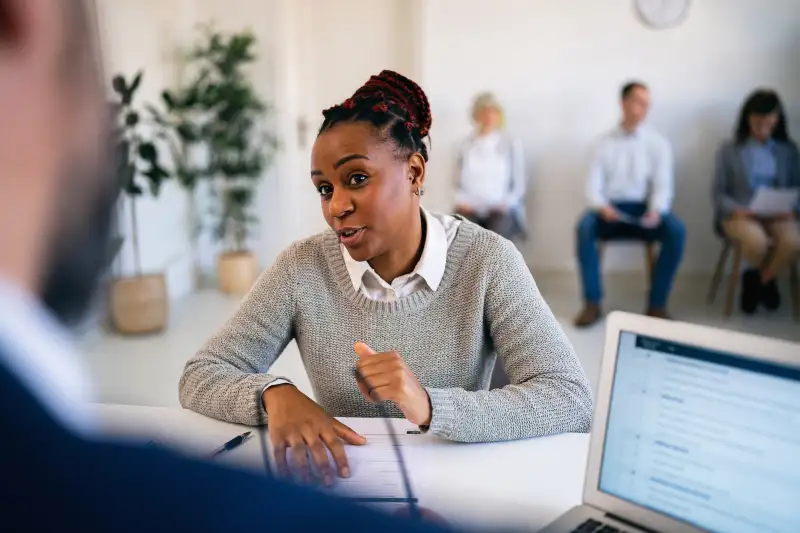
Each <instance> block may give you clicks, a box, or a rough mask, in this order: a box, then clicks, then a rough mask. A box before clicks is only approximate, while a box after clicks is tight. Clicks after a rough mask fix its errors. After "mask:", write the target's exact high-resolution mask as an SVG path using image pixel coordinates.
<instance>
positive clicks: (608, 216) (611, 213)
mask: <svg viewBox="0 0 800 533" xmlns="http://www.w3.org/2000/svg"><path fill="white" fill-rule="evenodd" d="M598 213H599V214H600V218H602V219H603V220H605V221H606V222H616V221H618V220H619V213H617V210H616V209H614V208H613V207H611V206H610V205H607V206H604V207H602V208H600V211H599V212H598Z"/></svg>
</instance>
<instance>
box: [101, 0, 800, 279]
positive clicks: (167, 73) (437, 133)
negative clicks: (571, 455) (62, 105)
mask: <svg viewBox="0 0 800 533" xmlns="http://www.w3.org/2000/svg"><path fill="white" fill-rule="evenodd" d="M98 3H99V8H100V9H99V11H100V19H101V20H100V22H101V26H102V30H103V32H102V33H103V37H104V44H105V55H106V59H107V61H106V62H107V64H108V65H109V70H110V71H117V70H122V71H125V72H132V71H134V70H135V69H136V68H138V67H141V66H144V67H145V68H146V76H145V83H144V87H143V90H142V97H144V98H146V99H148V100H155V98H156V97H157V91H158V90H159V89H160V88H161V87H162V86H163V85H166V84H169V83H172V82H174V80H175V79H176V76H177V69H176V68H175V64H174V60H173V57H172V53H173V52H174V50H175V48H176V47H177V46H178V45H179V44H186V43H188V42H191V40H192V39H193V38H194V37H195V35H196V33H194V31H193V29H194V26H195V24H196V23H198V22H202V21H208V20H212V19H213V20H215V21H216V24H217V25H218V26H219V27H220V28H222V29H226V30H236V29H241V28H245V27H250V28H252V29H253V31H254V32H255V33H256V35H257V37H258V39H259V54H260V59H259V61H258V62H257V63H256V64H255V65H254V66H253V69H252V72H253V79H254V80H255V82H256V86H257V88H258V89H259V91H260V92H261V93H262V94H263V95H264V96H265V97H266V98H267V99H269V100H271V101H272V102H273V103H275V104H276V106H277V115H276V117H275V123H276V129H277V131H278V133H279V134H280V136H281V138H282V139H281V140H282V142H283V144H284V146H283V149H282V151H281V154H280V157H279V158H278V160H277V161H276V164H275V166H274V167H273V168H272V169H270V171H268V172H267V173H266V174H265V178H264V181H263V183H262V185H261V187H260V189H259V193H258V201H257V210H258V213H259V216H260V217H261V221H262V223H261V228H260V230H259V231H258V233H257V234H256V236H255V238H254V240H253V249H254V250H255V251H256V252H257V254H258V256H259V259H260V260H261V263H262V264H264V265H266V264H269V263H271V262H272V261H273V260H274V258H275V256H276V255H277V253H278V252H279V251H280V250H281V249H283V248H284V247H285V246H286V245H287V244H288V243H289V242H290V241H291V240H293V239H295V238H299V237H301V236H303V235H305V234H306V233H308V232H310V231H311V228H317V227H318V226H319V220H318V218H320V217H321V215H319V213H318V206H317V205H314V198H313V191H310V189H307V181H306V179H307V174H306V172H305V171H306V167H307V163H305V161H306V159H305V158H306V157H307V152H306V151H305V150H304V149H302V148H301V147H300V146H299V145H298V143H297V135H296V132H297V130H296V125H297V120H298V118H299V117H301V116H307V117H309V118H311V119H313V118H314V117H316V116H317V115H318V113H319V111H320V110H321V107H320V106H322V105H328V104H329V103H330V102H327V101H326V102H324V103H322V102H320V103H319V104H318V103H317V102H316V100H317V99H318V97H319V95H321V94H332V93H334V92H335V93H341V94H340V95H339V96H340V97H341V98H344V97H345V96H347V95H348V94H349V93H350V92H351V91H352V90H353V89H354V88H355V84H357V83H358V82H360V81H363V80H361V78H362V77H363V75H362V73H361V71H360V70H359V69H361V68H362V67H363V65H364V64H365V62H368V61H373V62H374V59H375V58H376V57H378V56H380V55H385V56H387V57H393V58H395V59H394V60H395V61H400V63H398V64H397V65H387V66H389V67H390V68H392V67H395V68H400V69H401V70H403V71H404V72H407V73H409V74H410V75H411V76H412V77H414V78H416V79H417V80H418V81H420V83H421V84H422V86H423V88H424V89H425V90H426V91H427V92H428V95H429V96H430V99H431V102H432V108H433V114H434V122H433V130H432V138H433V150H432V152H431V161H430V167H429V179H428V194H427V195H426V197H425V203H426V205H427V206H428V207H430V208H433V209H437V210H449V209H450V208H451V207H452V197H453V191H452V174H453V160H454V153H455V147H456V143H457V142H458V140H459V139H461V138H462V137H463V136H464V135H466V134H467V133H468V132H469V129H470V124H469V117H468V109H469V106H470V101H471V98H472V97H473V96H474V94H475V93H477V92H478V91H481V90H486V89H490V90H493V91H495V92H497V93H498V95H499V96H500V98H501V99H502V101H503V102H504V104H505V105H506V108H507V112H508V113H507V114H508V127H509V129H510V131H512V132H513V133H514V134H515V135H518V136H519V137H521V138H522V139H523V141H524V144H525V147H526V151H527V155H528V160H529V163H530V164H529V167H530V172H531V177H532V186H531V194H530V195H529V206H528V209H529V215H530V221H531V227H532V230H533V234H532V239H531V240H530V242H529V243H528V244H527V245H525V249H524V252H525V254H526V257H527V258H528V261H529V263H530V264H531V265H532V266H533V267H535V268H558V269H573V268H574V251H573V248H574V235H573V227H574V224H575V221H576V219H577V218H578V216H579V214H580V212H581V211H582V209H583V207H584V204H585V202H584V199H583V184H584V178H585V169H586V164H587V160H588V157H589V154H590V150H591V147H592V145H593V142H594V140H595V139H596V138H597V137H598V135H600V134H601V133H603V132H604V131H606V130H608V129H609V128H610V127H612V126H613V125H614V123H615V122H616V120H617V117H618V108H617V97H618V90H619V87H620V85H621V84H622V83H623V82H624V81H626V80H628V79H631V78H640V79H642V80H644V81H645V82H647V83H649V84H650V86H651V88H652V92H653V104H654V105H653V109H652V113H651V117H650V124H651V125H652V126H654V127H655V128H657V129H659V130H660V131H661V132H662V133H663V134H665V135H666V136H667V137H668V138H670V139H671V141H672V143H673V147H674V150H675V154H676V160H677V174H678V175H677V197H676V201H675V210H676V212H677V213H678V214H679V215H680V216H682V217H683V218H684V220H685V221H686V223H687V225H688V227H689V242H688V245H687V254H686V258H685V262H684V266H683V272H692V271H695V272H697V271H702V272H708V271H709V270H710V269H711V268H712V265H713V262H714V260H715V259H716V254H717V253H718V243H717V241H716V239H715V237H714V236H713V235H712V233H711V231H710V226H711V223H710V219H711V213H710V208H709V192H708V190H709V181H710V175H711V165H712V155H713V151H714V148H715V146H716V145H717V143H718V142H719V140H720V139H721V138H723V137H724V136H726V135H728V134H729V132H730V130H731V128H732V126H733V122H734V120H735V116H736V113H737V111H738V107H739V105H740V104H741V101H742V99H743V98H744V96H745V95H746V94H747V93H748V92H749V91H750V90H751V89H752V88H754V87H755V86H757V85H770V86H773V87H775V88H776V89H778V90H779V91H780V92H781V94H782V95H783V98H784V100H785V103H786V104H787V106H788V107H789V111H790V117H791V122H790V126H791V127H792V128H793V129H794V131H795V132H798V131H800V99H799V98H798V95H800V63H799V62H798V61H797V60H796V58H797V57H799V56H800V30H798V28H800V4H798V2H797V0H764V1H763V2H756V1H754V0H703V1H697V2H693V3H692V4H693V6H692V10H691V13H690V16H689V17H688V19H687V20H686V21H685V22H684V24H683V25H682V26H681V27H679V28H676V29H672V30H665V31H654V30H650V29H648V28H645V27H644V26H642V25H641V23H640V22H639V21H638V20H637V18H636V17H635V15H634V12H633V1H632V0H603V1H602V2H599V1H597V0H526V1H522V0H492V1H487V0H406V3H407V6H405V5H404V4H401V3H400V2H398V0H370V3H369V4H368V5H367V4H366V3H365V1H364V0H339V1H334V0H313V1H309V0H303V1H299V0H268V1H258V0H226V1H222V0H172V1H170V2H163V1H159V0H98ZM309 5H313V6H314V9H313V12H309V11H308V10H309V9H310V8H309V7H308V6H309ZM365 5H367V7H370V9H371V10H372V11H371V10H370V9H366V8H365ZM302 6H305V7H306V9H305V11H304V9H303V8H302ZM373 6H374V8H373ZM378 7H380V9H381V10H380V12H378V11H375V10H376V9H378ZM373 11H375V12H373ZM389 11H394V12H396V17H395V20H396V24H395V25H394V26H392V25H391V24H390V22H389V21H390V20H391V18H387V17H386V13H387V12H389ZM365 17H366V18H367V19H369V20H372V21H373V24H372V25H368V26H366V27H364V26H362V27H361V29H350V28H348V27H347V23H348V21H350V20H354V21H363V20H365ZM387 24H389V25H388V26H387ZM312 26H313V27H314V28H315V29H314V31H313V33H314V34H315V37H313V38H311V37H309V36H308V32H309V28H310V27H312ZM373 26H375V27H373ZM356 27H358V25H357V24H356ZM320 32H321V33H320ZM383 33H385V34H386V36H383V35H382V34H383ZM378 34H381V39H380V40H378V38H377V37H376V36H377V35H378ZM298 36H299V37H300V39H299V41H298ZM298 42H299V43H300V44H298ZM304 42H305V43H306V44H305V45H303V43H304ZM392 42H394V43H395V44H396V46H397V50H398V51H397V52H396V53H393V52H392V51H391V50H390V49H387V48H386V46H389V44H388V43H392ZM378 52H380V53H378ZM376 54H377V55H376ZM312 59H313V61H312ZM311 64H313V65H314V66H313V67H309V65H311ZM304 69H305V70H304ZM309 69H311V70H313V76H311V75H310V74H308V73H307V72H306V71H308V70H309ZM323 73H324V75H323ZM356 73H357V74H358V75H357V76H356ZM311 77H314V78H316V81H314V83H313V85H314V87H312V88H311V89H309V88H308V87H307V86H306V87H304V84H307V78H309V79H310V78H311ZM355 77H358V81H356V80H355V79H354V78H355ZM319 84H323V85H324V86H322V85H319ZM334 88H335V89H336V90H335V91H334ZM326 98H327V96H326ZM341 98H337V99H341ZM309 101H314V103H315V109H314V110H313V111H314V114H313V115H309V114H308V113H309V112H310V110H309V109H306V107H307V103H308V102H309ZM304 106H305V107H304ZM316 107H320V109H316ZM312 122H313V120H312ZM312 129H313V124H312ZM795 136H796V137H798V136H800V134H798V133H795ZM311 140H312V141H313V134H312V136H311ZM307 190H308V191H309V192H306V191H307ZM186 210H187V206H186V199H185V195H184V194H183V192H182V191H180V190H179V188H178V187H177V186H176V185H175V184H171V185H168V186H167V188H166V189H165V190H164V192H163V193H162V197H161V198H159V199H158V200H156V201H153V200H144V201H142V202H140V209H139V211H140V226H141V227H140V230H141V242H142V258H143V263H144V265H145V267H146V268H148V269H152V270H159V269H166V270H167V271H168V274H169V282H170V288H171V290H172V292H173V293H174V294H183V293H185V292H186V291H188V290H189V288H190V285H189V283H190V280H191V277H190V268H191V255H190V253H189V248H190V244H189V242H190V241H189V237H188V226H187V224H186ZM214 255H215V247H214V246H213V245H212V244H211V243H210V241H209V240H208V239H205V240H204V243H203V248H202V250H201V258H200V259H201V263H202V265H203V266H204V268H205V269H206V270H207V271H211V270H212V269H213V263H214ZM124 260H125V261H124V263H125V265H126V269H128V270H129V269H130V264H131V262H130V253H129V250H126V251H125V256H124ZM607 261H608V267H610V268H616V269H634V270H638V269H640V268H641V266H642V259H641V253H640V252H639V251H638V250H627V251H626V250H614V251H611V252H610V253H609V254H608V260H607Z"/></svg>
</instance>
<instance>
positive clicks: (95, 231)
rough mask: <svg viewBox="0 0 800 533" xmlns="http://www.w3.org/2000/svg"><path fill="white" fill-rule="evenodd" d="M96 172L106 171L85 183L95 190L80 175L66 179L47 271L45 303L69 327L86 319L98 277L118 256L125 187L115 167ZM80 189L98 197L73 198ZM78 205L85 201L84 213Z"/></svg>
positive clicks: (44, 287) (43, 285) (96, 171)
mask: <svg viewBox="0 0 800 533" xmlns="http://www.w3.org/2000/svg"><path fill="white" fill-rule="evenodd" d="M112 168H113V167H112ZM95 173H102V175H101V176H93V178H94V179H91V180H82V183H81V184H82V185H83V184H96V185H95V187H97V189H95V190H92V191H87V190H86V189H87V188H89V187H87V186H86V185H83V186H82V187H81V186H80V185H77V184H75V183H74V180H73V181H72V182H70V181H69V180H63V181H62V183H64V184H65V190H64V191H63V193H64V194H62V195H60V196H61V197H60V206H61V209H60V213H59V214H60V216H59V218H58V222H59V224H58V227H57V228H56V230H55V231H54V233H53V240H52V241H51V246H50V250H49V256H48V262H47V264H46V268H45V270H44V277H43V284H42V287H43V288H42V293H41V299H42V302H43V303H44V305H45V306H46V307H48V308H49V309H50V310H51V311H52V312H53V314H54V315H55V316H56V317H57V318H58V319H59V320H60V321H61V322H62V323H64V324H65V325H67V326H74V325H77V324H78V323H80V321H81V320H82V319H83V318H84V316H85V315H86V313H87V311H88V310H89V308H90V306H91V304H92V302H93V299H94V295H95V290H96V288H97V286H98V282H99V281H100V278H101V277H102V275H103V273H104V272H105V271H106V270H107V268H108V267H109V266H110V264H111V262H112V260H113V257H111V254H112V243H111V231H112V228H113V227H114V223H115V216H114V215H115V212H116V203H117V199H118V198H119V189H118V187H117V185H116V180H114V178H113V176H112V172H111V171H110V170H109V168H103V169H100V170H99V171H98V170H95ZM67 189H68V190H67ZM79 191H80V192H79ZM77 194H80V195H82V196H83V197H84V198H85V197H86V195H91V196H92V197H93V198H92V200H91V201H90V203H89V205H87V204H86V202H85V200H83V201H81V199H77V198H76V199H75V201H74V202H70V201H69V200H70V197H71V196H73V195H77ZM76 205H78V206H84V207H85V209H84V210H83V211H84V212H76V208H75V206H76Z"/></svg>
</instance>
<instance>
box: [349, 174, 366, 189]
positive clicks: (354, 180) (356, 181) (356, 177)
mask: <svg viewBox="0 0 800 533" xmlns="http://www.w3.org/2000/svg"><path fill="white" fill-rule="evenodd" d="M365 181H367V176H366V174H350V180H349V182H350V185H354V186H358V185H362V184H363V183H364V182H365Z"/></svg>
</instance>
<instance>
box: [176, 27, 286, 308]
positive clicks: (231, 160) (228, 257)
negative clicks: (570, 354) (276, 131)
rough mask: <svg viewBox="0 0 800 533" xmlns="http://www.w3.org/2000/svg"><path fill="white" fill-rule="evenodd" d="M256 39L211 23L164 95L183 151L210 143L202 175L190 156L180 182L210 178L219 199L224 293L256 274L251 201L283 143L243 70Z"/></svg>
mask: <svg viewBox="0 0 800 533" xmlns="http://www.w3.org/2000/svg"><path fill="white" fill-rule="evenodd" d="M255 43H256V41H255V37H254V36H253V34H252V33H251V32H249V31H243V32H239V33H233V34H224V33H221V32H219V31H216V30H214V29H213V28H212V27H208V28H206V30H205V32H204V33H203V36H202V38H201V39H200V40H199V42H198V44H197V45H196V46H195V47H194V49H193V50H192V51H191V53H190V54H189V59H190V62H191V68H192V71H193V77H192V78H191V80H190V81H189V83H188V84H187V85H186V86H184V87H183V88H182V89H180V90H178V91H172V92H169V91H167V92H165V93H164V95H163V96H162V99H163V100H164V104H165V106H166V107H167V109H168V110H169V111H170V116H172V117H173V124H174V130H175V132H176V135H173V138H175V139H179V141H180V143H181V144H182V146H183V148H184V150H183V153H184V154H186V150H185V148H186V147H187V146H191V145H192V144H193V143H200V144H201V145H203V147H204V148H205V151H206V156H207V161H206V162H205V163H206V164H205V165H204V169H203V170H202V171H201V172H198V171H197V169H196V168H192V166H191V165H190V161H191V157H190V158H187V159H185V160H184V161H185V169H186V170H187V172H186V176H187V178H189V179H182V180H181V181H182V182H186V183H192V186H194V184H196V183H197V179H198V178H203V179H206V180H208V189H209V192H210V194H211V196H212V200H213V201H214V204H215V208H214V209H213V211H212V214H213V216H214V217H215V219H216V220H215V221H214V223H213V225H212V230H213V231H212V236H213V237H214V238H215V240H216V241H217V242H219V243H220V244H221V251H220V253H219V255H218V257H217V277H218V280H219V286H220V288H221V290H222V291H223V292H226V293H233V294H244V293H246V292H247V291H249V290H250V287H252V285H253V283H254V282H255V280H256V278H257V277H258V273H259V270H260V269H259V267H258V262H257V260H256V257H255V255H254V254H253V253H252V251H251V250H250V248H249V247H248V239H249V238H250V237H251V235H252V231H253V228H254V227H255V225H256V224H257V222H258V218H257V217H256V216H255V213H254V212H253V209H252V208H253V200H254V198H255V190H256V187H257V186H258V183H259V181H260V180H261V178H262V177H263V175H264V172H265V171H266V169H267V168H268V166H269V165H270V163H271V160H272V157H273V155H274V153H275V151H276V149H277V146H278V143H277V140H276V139H275V137H274V136H273V135H271V134H270V133H269V132H268V131H267V130H266V129H265V123H266V119H267V116H268V113H269V111H270V107H269V106H268V105H267V104H266V103H265V102H264V101H263V100H262V99H261V98H260V97H259V96H258V94H257V93H256V90H255V87H254V86H253V83H252V82H251V81H250V79H249V78H248V76H247V73H246V69H247V67H248V66H249V65H250V64H252V62H253V61H255V59H256V56H255V53H254V51H253V49H254V47H255Z"/></svg>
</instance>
